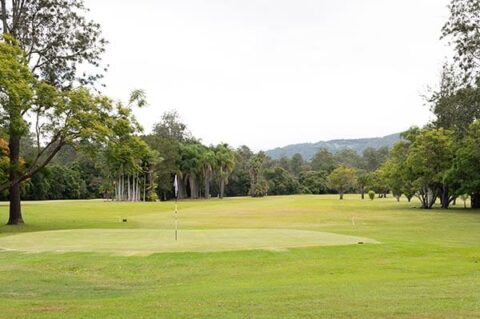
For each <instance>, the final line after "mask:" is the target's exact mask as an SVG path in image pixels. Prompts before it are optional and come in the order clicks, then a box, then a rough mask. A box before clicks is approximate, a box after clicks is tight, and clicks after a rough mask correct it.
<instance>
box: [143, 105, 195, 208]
mask: <svg viewBox="0 0 480 319" xmlns="http://www.w3.org/2000/svg"><path fill="white" fill-rule="evenodd" d="M143 139H144V140H145V141H146V142H147V144H148V145H149V146H150V148H152V149H154V150H155V151H157V152H158V153H159V154H161V156H162V161H160V162H158V163H157V164H156V168H155V171H156V175H157V177H156V181H155V182H156V185H157V189H156V191H157V192H158V194H159V196H160V197H161V199H162V200H167V199H168V198H173V197H174V194H173V191H172V183H173V178H174V176H175V174H177V173H179V172H178V167H177V164H178V162H179V161H180V144H181V143H186V142H187V141H191V140H192V137H191V134H190V132H189V131H188V129H187V126H186V125H185V124H184V123H183V121H182V119H181V118H180V116H179V114H178V113H177V112H176V111H168V112H165V113H164V114H163V115H162V117H161V119H160V122H158V123H156V124H155V125H154V127H153V132H152V134H149V135H147V136H144V137H143ZM178 182H179V198H183V197H184V185H183V179H182V180H180V179H179V181H178Z"/></svg>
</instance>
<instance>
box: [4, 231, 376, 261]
mask: <svg viewBox="0 0 480 319" xmlns="http://www.w3.org/2000/svg"><path fill="white" fill-rule="evenodd" d="M179 235H180V238H179V240H175V235H174V231H173V229H168V230H167V229H73V230H72V229H67V230H54V231H42V232H31V233H22V234H18V235H14V236H7V237H4V238H0V250H2V249H3V250H10V251H15V250H17V251H24V252H31V253H38V252H103V253H111V254H114V255H123V256H132V255H143V256H147V255H151V254H153V253H159V252H214V251H233V250H251V249H265V250H282V249H285V248H295V247H318V246H337V245H352V244H359V243H360V244H365V243H376V241H373V240H371V239H368V238H362V237H355V236H345V235H338V234H333V233H325V232H314V231H305V230H292V229H212V230H205V229H202V230H189V229H188V230H180V232H179Z"/></svg>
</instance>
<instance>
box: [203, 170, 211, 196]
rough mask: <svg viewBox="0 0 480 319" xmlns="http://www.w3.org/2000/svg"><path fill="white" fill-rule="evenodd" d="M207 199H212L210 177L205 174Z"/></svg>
mask: <svg viewBox="0 0 480 319" xmlns="http://www.w3.org/2000/svg"><path fill="white" fill-rule="evenodd" d="M204 187H205V199H209V198H210V176H209V174H208V173H206V174H204Z"/></svg>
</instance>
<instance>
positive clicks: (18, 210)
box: [8, 134, 23, 225]
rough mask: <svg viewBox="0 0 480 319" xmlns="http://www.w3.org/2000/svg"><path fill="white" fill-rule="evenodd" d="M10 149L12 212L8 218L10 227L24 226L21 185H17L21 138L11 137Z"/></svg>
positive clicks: (10, 197) (12, 135) (10, 198)
mask: <svg viewBox="0 0 480 319" xmlns="http://www.w3.org/2000/svg"><path fill="white" fill-rule="evenodd" d="M8 148H9V151H10V154H9V160H10V169H9V181H10V188H9V200H10V212H9V218H8V225H18V224H23V218H22V206H21V199H20V183H15V182H16V181H17V179H18V178H19V176H18V166H19V165H20V136H16V135H14V134H11V135H10V139H9V143H8Z"/></svg>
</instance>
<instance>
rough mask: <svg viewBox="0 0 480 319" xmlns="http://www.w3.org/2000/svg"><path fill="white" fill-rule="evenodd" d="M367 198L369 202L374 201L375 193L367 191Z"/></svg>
mask: <svg viewBox="0 0 480 319" xmlns="http://www.w3.org/2000/svg"><path fill="white" fill-rule="evenodd" d="M368 197H369V198H370V199H371V200H374V199H375V192H374V191H368Z"/></svg>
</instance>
